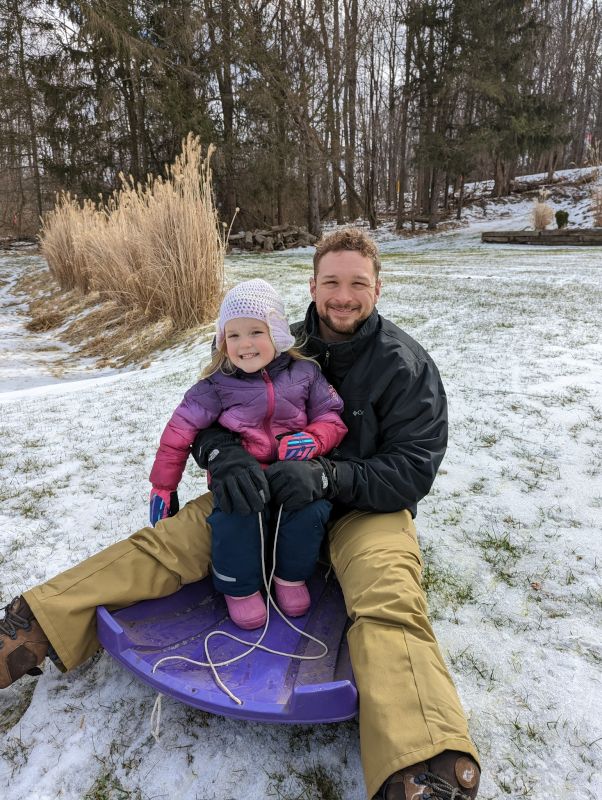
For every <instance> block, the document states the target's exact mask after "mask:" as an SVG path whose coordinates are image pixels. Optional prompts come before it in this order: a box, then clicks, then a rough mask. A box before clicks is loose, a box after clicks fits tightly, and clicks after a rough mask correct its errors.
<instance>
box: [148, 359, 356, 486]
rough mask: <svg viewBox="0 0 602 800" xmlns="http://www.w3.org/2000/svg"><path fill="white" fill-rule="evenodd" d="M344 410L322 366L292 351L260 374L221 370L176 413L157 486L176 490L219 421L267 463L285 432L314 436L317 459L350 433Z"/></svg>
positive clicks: (160, 457)
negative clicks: (204, 433) (196, 447)
mask: <svg viewBox="0 0 602 800" xmlns="http://www.w3.org/2000/svg"><path fill="white" fill-rule="evenodd" d="M342 410H343V401H342V400H341V398H340V397H339V396H338V394H337V393H336V392H335V390H334V389H333V387H332V386H331V385H330V384H329V383H328V381H327V380H326V378H325V377H324V376H323V375H322V373H321V372H320V368H319V367H318V366H316V364H315V363H313V362H312V361H299V360H294V359H292V358H291V357H290V356H289V355H287V354H286V353H283V354H282V355H280V356H278V358H275V359H274V360H273V361H272V362H271V363H270V364H268V366H267V367H265V368H264V369H262V370H261V371H259V372H253V373H251V374H247V373H244V372H242V370H237V371H236V372H235V373H234V374H233V375H224V374H223V373H222V372H216V373H215V374H214V375H211V377H209V378H205V379H203V380H201V381H199V382H198V383H196V384H195V385H194V386H193V387H192V388H191V389H189V390H188V391H187V392H186V394H185V395H184V399H183V400H182V402H181V403H180V405H179V406H178V407H177V408H176V410H175V411H174V413H173V415H172V417H171V419H170V420H169V422H168V423H167V426H166V427H165V430H164V431H163V434H162V435H161V441H160V444H159V449H158V451H157V455H156V457H155V463H154V464H153V468H152V470H151V474H150V480H151V483H152V484H153V487H154V488H155V489H164V490H166V491H175V490H176V489H177V487H178V484H179V483H180V480H181V478H182V473H183V472H184V467H185V466H186V460H187V458H188V454H189V453H190V448H191V446H192V443H193V441H194V439H195V436H196V435H197V433H198V432H199V431H200V430H201V429H203V428H207V427H209V425H211V424H213V423H214V422H219V423H220V425H223V426H224V427H225V428H228V429H229V430H231V431H235V432H236V433H240V435H241V440H242V444H243V446H244V448H245V449H246V450H247V451H248V452H249V453H251V455H253V456H255V458H256V459H257V460H258V461H259V462H260V463H262V464H271V463H272V462H273V461H276V460H277V451H278V441H277V439H276V436H278V434H281V433H296V432H298V431H306V432H307V433H311V434H312V436H313V438H314V439H315V440H316V443H317V444H318V451H317V452H316V453H315V455H316V456H318V455H324V454H325V453H328V452H329V451H330V450H332V449H333V447H336V446H337V445H338V444H340V442H341V441H342V439H343V438H344V436H345V434H346V433H347V428H346V426H345V424H344V423H343V421H342V420H341V418H340V416H339V415H340V413H341V411H342Z"/></svg>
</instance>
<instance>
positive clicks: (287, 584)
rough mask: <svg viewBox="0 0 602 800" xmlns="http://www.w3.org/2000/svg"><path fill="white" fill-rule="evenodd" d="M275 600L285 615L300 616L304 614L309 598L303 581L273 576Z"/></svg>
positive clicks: (308, 604) (309, 601) (307, 607)
mask: <svg viewBox="0 0 602 800" xmlns="http://www.w3.org/2000/svg"><path fill="white" fill-rule="evenodd" d="M274 589H275V592H276V602H277V603H278V606H279V608H280V610H281V611H282V612H283V613H284V614H286V616H287V617H302V616H303V614H306V613H307V611H308V609H309V606H310V603H311V600H310V598H309V592H308V591H307V586H306V585H305V581H285V580H283V579H282V578H277V577H276V576H274Z"/></svg>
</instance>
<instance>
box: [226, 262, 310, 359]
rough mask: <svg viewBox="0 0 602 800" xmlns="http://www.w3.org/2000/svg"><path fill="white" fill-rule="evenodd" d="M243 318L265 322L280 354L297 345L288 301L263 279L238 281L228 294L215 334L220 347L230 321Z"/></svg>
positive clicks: (277, 353)
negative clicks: (286, 306)
mask: <svg viewBox="0 0 602 800" xmlns="http://www.w3.org/2000/svg"><path fill="white" fill-rule="evenodd" d="M240 317H246V318H247V319H259V320H261V321H262V322H265V324H266V325H267V326H268V328H269V329H270V333H271V335H272V339H273V340H274V344H275V345H276V355H277V356H278V355H280V353H284V352H285V351H286V350H289V349H290V348H291V347H292V346H293V345H294V344H295V337H294V336H291V332H290V330H289V324H288V320H287V318H286V314H285V313H284V303H283V302H282V300H281V299H280V296H279V295H278V293H277V292H276V290H275V289H274V287H273V286H271V285H270V284H269V283H268V282H267V281H263V280H261V278H254V279H253V280H251V281H243V282H242V283H239V284H237V285H236V286H235V287H234V288H233V289H230V291H229V292H228V293H227V294H226V296H225V297H224V300H223V302H222V305H221V308H220V310H219V317H218V319H217V330H216V333H215V343H216V345H217V347H218V348H220V347H221V346H222V343H223V341H224V328H225V327H226V322H229V321H230V320H231V319H239V318H240Z"/></svg>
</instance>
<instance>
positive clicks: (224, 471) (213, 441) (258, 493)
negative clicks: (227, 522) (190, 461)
mask: <svg viewBox="0 0 602 800" xmlns="http://www.w3.org/2000/svg"><path fill="white" fill-rule="evenodd" d="M192 456H193V458H194V460H195V461H196V462H197V464H198V465H199V467H201V468H203V469H206V470H207V471H208V473H209V476H210V481H211V483H210V486H209V488H210V489H211V491H212V492H213V494H214V495H215V499H216V500H217V503H218V505H219V507H220V508H221V510H222V511H223V512H224V513H226V514H232V513H235V514H253V513H256V512H258V511H262V510H263V507H264V506H265V504H266V503H267V502H268V500H269V499H270V489H269V486H268V482H267V479H266V476H265V475H264V472H263V470H262V469H261V467H260V466H259V462H258V461H257V459H256V458H253V456H252V455H250V454H249V453H247V451H246V450H244V449H243V447H242V445H241V444H240V439H239V438H238V436H236V435H235V434H233V433H231V432H230V431H227V430H225V429H224V428H220V427H217V426H214V427H211V428H207V429H206V430H203V431H200V433H199V434H198V435H197V437H196V439H195V440H194V444H193V445H192Z"/></svg>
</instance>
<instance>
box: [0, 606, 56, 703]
mask: <svg viewBox="0 0 602 800" xmlns="http://www.w3.org/2000/svg"><path fill="white" fill-rule="evenodd" d="M4 612H5V614H4V619H3V620H0V689H6V687H7V686H10V685H11V683H14V682H15V681H16V680H17V679H18V678H21V677H22V676H23V675H25V673H30V674H32V675H36V674H39V670H37V666H38V664H41V663H42V661H43V660H44V659H45V658H46V655H47V654H48V647H49V644H50V643H49V641H48V639H47V638H46V635H45V634H44V631H43V630H42V628H41V627H40V623H39V622H38V621H37V620H36V618H35V617H34V615H33V614H32V613H31V609H30V608H29V606H28V605H27V603H26V602H25V600H24V599H23V598H22V597H15V599H14V600H13V601H12V603H9V605H7V606H6V608H5V609H4Z"/></svg>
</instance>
